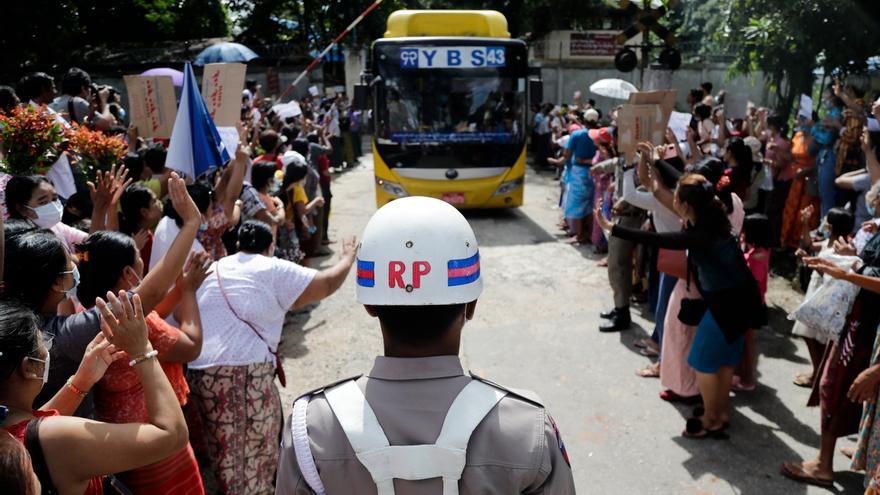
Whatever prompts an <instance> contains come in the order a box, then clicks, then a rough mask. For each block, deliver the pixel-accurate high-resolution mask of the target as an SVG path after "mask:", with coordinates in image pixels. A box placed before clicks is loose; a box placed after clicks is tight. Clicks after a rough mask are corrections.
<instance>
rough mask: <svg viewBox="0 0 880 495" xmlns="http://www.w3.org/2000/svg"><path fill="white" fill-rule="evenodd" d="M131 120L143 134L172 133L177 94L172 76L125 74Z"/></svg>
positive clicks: (164, 134)
mask: <svg viewBox="0 0 880 495" xmlns="http://www.w3.org/2000/svg"><path fill="white" fill-rule="evenodd" d="M123 79H125V88H126V89H127V90H128V108H129V111H130V112H131V122H132V123H133V124H134V125H136V126H137V129H138V135H139V136H141V137H144V138H164V139H168V138H170V137H171V130H172V129H173V128H174V119H176V118H177V98H176V97H175V96H174V85H173V84H172V83H171V76H125V77H124V78H123Z"/></svg>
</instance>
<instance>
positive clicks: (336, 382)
mask: <svg viewBox="0 0 880 495" xmlns="http://www.w3.org/2000/svg"><path fill="white" fill-rule="evenodd" d="M362 376H364V374H363V373H361V374H359V375H354V376H350V377H348V378H343V379H342V380H337V381H335V382H333V383H328V384H327V385H323V386H320V387H318V388H316V389H314V390H309V391H308V392H306V393H304V394H301V395H300V396H299V397H297V398H296V400H299V399H301V398H303V397H306V396H309V397H311V396H313V395H315V394H320V393H321V392H323V391H325V390H327V389H328V388H333V387H335V386H337V385H339V384H340V383H345V382H350V381H354V380H357V379H358V378H360V377H362Z"/></svg>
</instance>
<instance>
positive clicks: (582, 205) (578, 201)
mask: <svg viewBox="0 0 880 495" xmlns="http://www.w3.org/2000/svg"><path fill="white" fill-rule="evenodd" d="M565 184H566V188H565V218H574V219H578V218H584V217H587V216H590V215H592V213H593V195H594V193H595V189H596V185H595V184H594V183H593V178H592V177H590V167H583V166H571V167H569V170H568V177H567V178H566V182H565Z"/></svg>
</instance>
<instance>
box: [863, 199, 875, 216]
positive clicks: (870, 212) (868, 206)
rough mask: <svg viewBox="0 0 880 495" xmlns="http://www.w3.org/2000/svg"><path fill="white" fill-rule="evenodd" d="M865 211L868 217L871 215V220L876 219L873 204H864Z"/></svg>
mask: <svg viewBox="0 0 880 495" xmlns="http://www.w3.org/2000/svg"><path fill="white" fill-rule="evenodd" d="M865 209H866V210H868V215H871V218H874V217H876V216H877V215H876V213H877V209H876V208H875V207H874V203H873V202H871V203H865Z"/></svg>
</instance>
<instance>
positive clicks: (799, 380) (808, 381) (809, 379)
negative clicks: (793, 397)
mask: <svg viewBox="0 0 880 495" xmlns="http://www.w3.org/2000/svg"><path fill="white" fill-rule="evenodd" d="M813 380H814V378H813V374H812V373H798V374H797V375H795V377H794V380H792V382H793V383H794V384H795V385H797V386H798V387H804V388H813Z"/></svg>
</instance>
